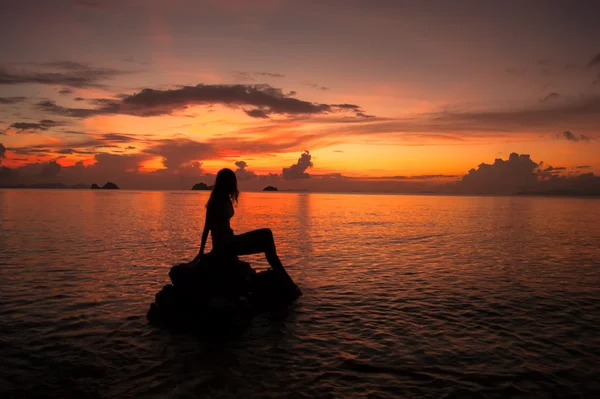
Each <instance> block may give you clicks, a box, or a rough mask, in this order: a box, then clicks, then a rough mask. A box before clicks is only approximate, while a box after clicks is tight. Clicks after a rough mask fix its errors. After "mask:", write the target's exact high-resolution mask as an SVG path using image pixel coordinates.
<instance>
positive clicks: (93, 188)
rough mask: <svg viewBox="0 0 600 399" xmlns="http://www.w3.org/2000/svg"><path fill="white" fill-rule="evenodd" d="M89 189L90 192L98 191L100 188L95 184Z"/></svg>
mask: <svg viewBox="0 0 600 399" xmlns="http://www.w3.org/2000/svg"><path fill="white" fill-rule="evenodd" d="M90 188H91V189H92V190H100V187H99V186H98V185H97V184H96V183H94V184H92V186H91V187H90Z"/></svg>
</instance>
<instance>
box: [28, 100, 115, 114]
mask: <svg viewBox="0 0 600 399" xmlns="http://www.w3.org/2000/svg"><path fill="white" fill-rule="evenodd" d="M36 106H37V108H38V109H39V110H41V111H43V112H47V113H50V114H54V115H60V116H68V117H72V118H88V117H90V116H94V115H101V114H111V113H112V114H116V113H118V105H115V106H113V107H112V108H111V109H107V108H100V109H92V108H67V107H62V106H60V105H56V102H55V101H51V100H43V101H40V102H38V103H37V104H36ZM111 111H112V112H111Z"/></svg>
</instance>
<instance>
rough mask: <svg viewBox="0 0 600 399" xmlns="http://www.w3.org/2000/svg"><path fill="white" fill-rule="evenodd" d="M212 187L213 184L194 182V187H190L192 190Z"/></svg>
mask: <svg viewBox="0 0 600 399" xmlns="http://www.w3.org/2000/svg"><path fill="white" fill-rule="evenodd" d="M212 188H213V186H207V185H206V184H204V183H196V184H194V187H192V190H204V191H207V190H212Z"/></svg>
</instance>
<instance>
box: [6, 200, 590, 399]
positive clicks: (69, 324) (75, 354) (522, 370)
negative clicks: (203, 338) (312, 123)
mask: <svg viewBox="0 0 600 399" xmlns="http://www.w3.org/2000/svg"><path fill="white" fill-rule="evenodd" d="M207 197H208V193H207V192H134V191H124V190H123V191H118V192H113V191H110V192H107V191H67V190H55V191H53V190H0V265H1V266H0V273H1V276H0V277H1V278H0V317H1V320H2V327H1V328H0V351H1V353H2V359H1V360H0V362H1V367H0V393H2V392H4V393H7V392H8V393H10V394H13V395H15V396H16V397H19V395H21V396H24V394H25V393H26V392H28V393H29V396H34V397H35V396H36V395H37V396H47V395H50V396H55V397H65V396H69V397H73V396H80V397H83V396H85V397H103V398H113V397H139V396H149V397H157V398H159V397H173V398H175V397H193V396H194V395H196V396H200V397H207V395H212V396H213V397H252V396H254V397H264V396H267V395H269V396H271V397H287V396H290V397H365V396H369V395H372V396H374V397H386V396H387V397H397V396H398V394H400V395H405V396H409V397H410V396H414V397H441V396H444V395H447V396H448V397H455V396H456V397H461V396H463V397H464V396H465V395H473V396H475V397H477V396H490V397H495V396H504V397H506V396H523V397H527V396H536V395H537V394H539V393H540V392H546V393H549V392H554V393H555V394H561V393H562V394H567V393H568V394H571V395H577V394H578V393H579V394H585V395H590V394H594V393H599V392H600V384H599V383H598V382H597V381H599V380H600V378H599V377H600V371H599V369H598V364H600V331H599V329H598V327H597V326H598V325H600V291H599V290H600V289H599V287H600V285H599V283H600V250H599V243H600V206H599V205H600V201H599V200H597V199H577V198H533V197H527V198H520V197H436V196H393V195H339V194H338V195H335V194H331V195H330V194H305V193H300V194H295V193H243V194H242V196H241V199H240V204H239V207H238V209H237V210H236V216H235V218H234V219H233V228H234V230H235V231H236V232H238V233H241V232H244V231H247V230H251V229H254V228H260V227H270V228H271V229H272V230H273V232H274V235H275V238H276V241H277V247H278V251H279V252H280V255H281V258H282V260H283V262H284V264H285V265H286V267H288V269H289V271H290V274H291V275H292V276H293V278H294V279H295V280H296V281H297V282H298V283H299V284H300V285H301V287H302V289H303V291H304V293H305V295H304V296H303V297H302V298H301V299H300V300H299V302H298V303H297V304H296V305H294V306H293V308H292V309H290V311H289V312H288V313H287V314H285V315H264V316H261V317H258V318H256V319H255V320H254V322H253V325H252V326H251V328H250V329H249V330H248V331H247V333H246V334H245V335H244V336H243V337H241V338H240V339H237V340H235V341H234V342H230V343H227V344H214V343H211V344H210V345H205V344H203V343H202V342H200V341H199V340H198V339H196V338H194V337H190V336H182V335H173V334H169V333H166V332H163V331H160V330H157V329H155V328H152V327H150V326H148V325H147V324H146V321H145V313H146V311H147V310H148V306H149V304H150V302H152V300H153V296H154V294H155V293H156V292H157V291H158V290H159V289H160V288H161V287H162V286H163V285H164V284H166V283H167V282H168V277H167V272H168V270H169V267H170V266H171V265H173V264H175V263H178V262H181V261H185V260H189V259H190V258H192V257H193V256H195V254H196V252H197V248H198V245H199V239H200V233H201V229H202V223H203V216H204V211H205V208H204V204H205V202H206V199H207ZM248 260H249V261H250V262H251V263H252V264H253V265H254V266H255V267H257V268H263V267H266V265H267V264H266V262H265V261H264V260H263V259H262V258H261V257H260V256H254V257H248ZM0 396H2V397H4V395H0Z"/></svg>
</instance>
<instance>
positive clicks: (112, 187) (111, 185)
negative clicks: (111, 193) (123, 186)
mask: <svg viewBox="0 0 600 399" xmlns="http://www.w3.org/2000/svg"><path fill="white" fill-rule="evenodd" d="M102 189H103V190H118V189H119V187H118V186H117V185H116V184H115V183H111V182H108V183H106V184H105V185H103V186H102Z"/></svg>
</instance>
